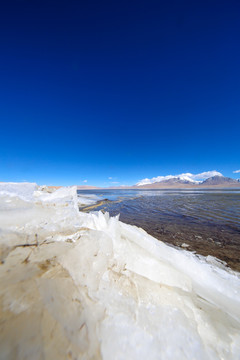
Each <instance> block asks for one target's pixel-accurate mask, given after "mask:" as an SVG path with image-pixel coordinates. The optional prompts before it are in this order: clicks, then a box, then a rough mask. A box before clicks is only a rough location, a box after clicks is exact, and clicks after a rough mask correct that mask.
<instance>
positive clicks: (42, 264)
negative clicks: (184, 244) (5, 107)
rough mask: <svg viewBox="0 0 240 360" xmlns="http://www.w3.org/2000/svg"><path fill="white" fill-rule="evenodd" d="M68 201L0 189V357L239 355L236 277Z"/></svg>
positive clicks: (70, 191)
mask: <svg viewBox="0 0 240 360" xmlns="http://www.w3.org/2000/svg"><path fill="white" fill-rule="evenodd" d="M78 203H79V199H78V196H77V188H76V187H69V188H60V189H58V190H56V191H54V192H52V193H46V192H44V191H42V189H41V188H38V187H37V185H36V184H26V183H25V184H13V183H11V184H1V190H0V249H1V261H2V265H0V304H1V314H3V315H1V317H2V321H1V325H0V326H1V327H0V348H1V356H2V358H4V359H8V358H15V359H23V358H24V359H32V358H34V359H42V358H49V359H50V358H57V359H66V358H67V357H69V358H71V357H72V358H76V359H99V358H102V359H106V360H112V359H124V360H125V359H131V360H134V359H138V360H139V359H146V358H147V359H163V360H167V359H174V360H175V359H191V360H192V359H199V360H200V359H201V360H202V359H239V358H240V357H239V354H240V277H239V273H236V272H233V271H231V270H229V269H227V268H226V267H225V266H224V265H223V264H222V263H221V262H220V261H218V260H217V259H215V258H212V257H207V258H204V257H201V256H196V255H194V254H192V253H190V252H188V251H186V250H181V249H179V250H178V249H176V248H173V247H170V246H168V245H166V244H164V243H163V242H160V241H158V240H156V239H154V238H153V237H151V236H150V235H148V234H147V233H146V232H145V231H144V230H142V229H140V228H137V227H135V226H131V225H127V224H124V223H122V222H121V221H119V219H118V217H109V215H108V214H107V213H106V214H103V213H101V212H96V213H90V214H86V213H81V212H79V210H78Z"/></svg>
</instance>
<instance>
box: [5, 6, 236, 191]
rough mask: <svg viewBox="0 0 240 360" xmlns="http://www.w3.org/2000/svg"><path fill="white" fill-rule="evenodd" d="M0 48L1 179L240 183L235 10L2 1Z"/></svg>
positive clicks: (125, 182) (68, 182) (229, 8)
mask: <svg viewBox="0 0 240 360" xmlns="http://www.w3.org/2000/svg"><path fill="white" fill-rule="evenodd" d="M0 45H1V56H0V121H1V130H0V148H1V149H0V181H23V180H27V181H34V182H37V183H39V184H43V183H47V184H56V185H58V184H59V185H71V184H79V185H83V184H89V185H90V184H91V185H100V186H108V185H114V183H117V182H118V183H119V184H134V183H136V182H137V181H138V180H140V179H142V178H146V177H148V178H152V177H156V176H159V175H169V174H172V175H174V174H180V173H184V172H191V173H201V172H203V171H209V170H217V171H220V172H221V173H223V174H224V175H226V176H231V177H234V178H238V177H240V176H239V173H235V174H233V171H235V170H238V169H240V140H239V135H240V2H239V1H231V0H229V1H219V0H218V1H211V0H208V1H192V0H191V1H184V0H182V1H160V0H158V1H151V0H148V1H140V0H138V1H130V0H127V1H125V0H122V1H112V0H111V1H99V0H98V1H89V0H87V1H73V0H72V1H71V0H68V1H51V0H46V1H45V0H41V1H40V0H34V1H33V0H25V1H24V0H19V1H11V0H9V1H4V2H3V1H2V2H1V11H0ZM109 178H110V179H109ZM84 180H87V182H84Z"/></svg>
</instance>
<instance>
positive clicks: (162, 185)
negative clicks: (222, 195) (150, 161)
mask: <svg viewBox="0 0 240 360" xmlns="http://www.w3.org/2000/svg"><path fill="white" fill-rule="evenodd" d="M212 187H213V188H214V187H219V188H226V187H227V188H228V187H230V188H232V187H240V182H239V180H236V179H232V178H229V177H225V176H219V175H216V176H212V177H210V178H208V179H206V180H204V181H202V182H193V181H190V180H183V179H181V178H179V177H175V178H171V179H168V180H162V181H159V182H154V183H152V184H146V185H134V188H138V189H168V188H175V189H176V188H178V189H179V188H186V189H187V188H212Z"/></svg>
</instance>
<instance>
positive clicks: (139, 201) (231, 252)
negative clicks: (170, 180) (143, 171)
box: [78, 189, 240, 271]
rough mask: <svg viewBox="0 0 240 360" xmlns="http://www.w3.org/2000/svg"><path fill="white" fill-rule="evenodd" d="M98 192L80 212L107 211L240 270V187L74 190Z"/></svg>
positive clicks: (82, 193)
mask: <svg viewBox="0 0 240 360" xmlns="http://www.w3.org/2000/svg"><path fill="white" fill-rule="evenodd" d="M78 193H79V194H81V195H84V196H92V195H96V196H98V198H99V200H102V201H99V203H97V204H96V205H95V206H93V207H86V206H85V207H82V210H83V211H98V210H102V211H108V212H109V213H110V215H112V216H114V215H117V214H120V220H121V221H123V222H125V223H128V224H132V225H136V226H139V227H141V228H143V229H144V230H146V231H147V232H148V233H149V234H151V235H153V236H154V237H156V238H157V239H159V240H162V241H164V242H166V243H168V244H171V245H173V246H178V247H183V248H185V249H187V250H189V251H194V252H196V253H197V254H202V255H205V256H206V255H212V256H215V257H217V258H219V259H221V260H223V261H225V262H226V263H227V264H228V265H229V266H230V267H231V268H233V269H235V270H238V271H240V189H231V190H229V189H226V190H192V189H191V190H137V189H136V190H78Z"/></svg>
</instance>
